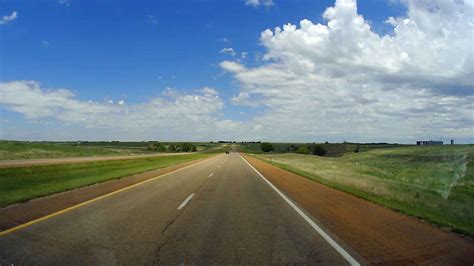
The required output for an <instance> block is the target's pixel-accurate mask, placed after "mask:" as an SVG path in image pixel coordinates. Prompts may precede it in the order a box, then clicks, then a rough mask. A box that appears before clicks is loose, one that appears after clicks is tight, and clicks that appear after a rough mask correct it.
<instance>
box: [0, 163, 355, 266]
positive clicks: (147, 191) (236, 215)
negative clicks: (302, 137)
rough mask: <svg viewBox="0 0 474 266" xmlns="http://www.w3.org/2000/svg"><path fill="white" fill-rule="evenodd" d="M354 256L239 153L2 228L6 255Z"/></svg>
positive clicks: (73, 258) (127, 260)
mask: <svg viewBox="0 0 474 266" xmlns="http://www.w3.org/2000/svg"><path fill="white" fill-rule="evenodd" d="M296 208H297V207H296ZM306 218H307V217H306ZM336 245H337V243H336ZM339 248H341V249H342V247H341V246H339ZM344 251H345V250H344ZM348 262H349V261H348V259H347V257H343V255H341V252H340V250H339V251H338V250H337V249H336V248H334V243H333V245H331V244H330V243H329V242H328V240H327V238H326V239H325V238H323V236H322V235H321V234H320V233H318V232H317V231H316V230H315V228H314V226H312V225H311V224H310V223H309V222H308V220H305V218H304V214H301V213H298V212H297V210H295V208H294V207H292V206H290V204H288V202H287V201H285V200H284V199H283V198H282V197H281V196H280V195H279V194H278V193H277V192H276V191H275V189H273V188H272V187H271V186H270V185H269V184H268V183H267V182H266V181H265V180H264V179H263V178H262V177H260V176H259V175H258V173H257V172H256V171H255V170H254V169H252V168H251V167H250V166H249V165H248V164H247V162H246V161H244V159H243V158H242V157H241V156H240V155H239V154H229V155H221V156H217V157H214V158H212V159H209V160H206V161H203V162H200V163H197V164H195V165H193V166H191V167H188V168H185V169H182V170H179V171H176V172H173V173H171V174H168V175H166V176H162V177H159V178H156V179H153V180H151V181H149V182H146V183H143V184H141V185H137V186H134V187H132V188H130V189H127V190H124V191H121V192H119V193H115V194H113V195H111V196H107V197H104V198H101V199H98V200H96V201H93V202H91V203H89V204H86V205H84V206H81V207H78V208H74V209H72V210H69V211H67V212H64V213H62V214H59V215H56V216H53V217H51V218H49V219H45V220H43V221H40V222H38V223H34V224H32V225H30V226H27V227H24V228H22V229H19V230H16V231H13V232H11V233H8V234H6V235H3V236H0V264H165V265H170V264H178V263H186V264H204V265H207V264H211V263H212V264H229V263H233V264H249V263H251V264H287V263H306V264H331V265H344V264H348Z"/></svg>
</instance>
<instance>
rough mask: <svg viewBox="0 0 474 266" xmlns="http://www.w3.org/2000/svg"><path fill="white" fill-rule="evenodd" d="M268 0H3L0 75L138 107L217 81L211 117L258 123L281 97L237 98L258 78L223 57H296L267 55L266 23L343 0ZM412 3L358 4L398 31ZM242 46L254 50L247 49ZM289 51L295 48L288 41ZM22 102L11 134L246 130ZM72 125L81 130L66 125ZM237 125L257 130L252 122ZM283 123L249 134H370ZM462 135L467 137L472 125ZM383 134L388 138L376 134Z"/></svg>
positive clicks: (6, 126)
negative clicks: (30, 107)
mask: <svg viewBox="0 0 474 266" xmlns="http://www.w3.org/2000/svg"><path fill="white" fill-rule="evenodd" d="M257 2H258V1H257ZM264 2H265V1H262V2H261V4H260V5H257V6H256V5H251V4H249V3H246V0H232V1H217V0H213V1H171V0H169V1H142V2H136V1H120V2H117V1H77V0H76V1H75V0H69V1H65V0H63V1H56V0H51V1H13V0H3V1H1V2H0V16H10V15H11V14H12V12H16V14H17V16H16V18H15V19H13V20H11V21H8V22H7V23H4V24H2V25H0V33H1V39H0V51H1V58H0V63H1V65H0V67H1V70H0V82H4V83H8V82H13V81H34V82H36V83H37V84H38V86H39V90H41V92H42V93H43V94H44V93H47V92H48V91H51V90H58V89H64V90H67V91H68V92H72V93H73V94H74V96H71V97H70V98H72V99H74V101H77V102H84V103H85V102H88V101H92V102H95V103H105V102H108V101H113V103H118V102H119V101H124V103H125V104H126V105H128V106H130V108H131V109H133V108H134V107H133V106H134V105H140V104H143V103H147V102H149V101H150V99H154V98H160V99H165V100H168V101H171V102H176V101H179V98H173V97H174V96H172V97H171V99H169V98H168V96H169V95H163V93H164V92H165V94H166V91H167V90H170V89H171V90H172V91H174V92H178V93H179V94H180V95H181V96H179V97H184V96H183V95H188V96H189V95H194V94H196V93H197V94H199V93H200V92H196V91H197V90H200V89H202V88H204V87H209V88H212V89H213V90H215V91H216V92H217V94H218V98H219V101H220V102H221V103H218V104H217V105H219V106H220V107H218V108H217V109H216V112H215V113H212V114H208V115H209V117H210V118H211V119H214V120H216V121H217V122H224V123H231V124H232V126H229V127H231V128H234V127H238V126H237V125H234V124H239V123H241V124H242V123H247V124H248V125H246V127H247V128H255V126H258V125H256V124H258V123H256V122H255V117H258V116H262V115H265V114H269V113H271V111H272V108H274V107H273V106H271V105H269V104H266V103H264V104H262V103H258V99H264V100H268V101H269V102H271V99H270V98H268V97H269V95H268V94H265V93H261V89H258V88H257V89H256V91H255V92H251V95H253V97H254V99H256V102H255V103H253V104H245V103H239V102H238V101H235V100H232V99H233V97H236V95H239V93H241V92H246V91H249V90H250V89H249V88H250V87H252V86H253V85H251V84H249V81H248V80H242V79H240V78H239V75H238V73H236V72H233V71H232V70H229V69H227V68H225V67H223V66H222V62H235V63H236V64H239V65H242V66H245V67H246V68H247V69H255V70H257V69H259V68H265V67H267V66H268V65H272V64H282V61H285V60H287V59H286V58H285V56H281V57H275V58H272V59H270V60H262V56H264V55H265V54H267V53H269V52H270V51H271V49H273V48H270V46H269V45H268V44H264V43H262V40H261V39H260V38H261V33H262V32H263V31H264V30H266V29H274V28H275V27H277V26H279V27H281V26H282V25H285V24H288V23H291V24H294V25H299V23H300V21H301V20H303V19H308V20H310V21H311V22H312V23H314V24H317V23H321V24H323V25H325V24H326V23H328V19H325V18H323V13H324V12H325V10H326V9H327V8H328V7H332V6H335V1H334V0H327V1H326V0H325V1H314V0H313V1H306V0H295V1H279V0H274V1H271V3H272V4H271V5H270V6H264ZM342 2H344V1H343V0H342V1H341V3H342ZM350 2H351V1H350ZM409 8H410V6H409V5H407V4H405V3H401V2H397V1H394V0H387V1H381V0H367V1H359V2H358V3H357V10H358V11H357V13H358V14H361V15H363V18H364V19H365V21H366V23H367V24H368V25H370V26H371V32H373V33H374V34H378V35H379V36H384V35H393V34H394V32H393V28H394V27H393V26H392V25H389V24H387V23H385V22H384V21H386V20H387V19H388V18H389V17H394V18H398V17H408V16H409V14H408V10H409ZM224 48H232V49H233V52H234V53H235V55H232V52H229V53H223V52H221V50H222V49H224ZM275 49H276V48H275ZM242 53H245V58H244V56H243V54H242ZM282 54H285V52H284V51H282ZM469 56H470V55H469ZM420 87H421V86H420ZM468 88H472V87H469V86H468ZM43 94H41V95H43ZM68 97H69V96H68ZM66 98H67V97H66ZM15 104H16V103H12V102H8V103H7V102H4V103H3V104H2V103H0V105H1V106H2V109H1V112H2V113H1V116H2V119H3V123H2V124H3V125H2V128H3V129H2V130H1V131H2V132H1V133H2V134H1V135H0V137H2V138H9V139H15V138H21V139H31V138H40V139H41V138H45V139H56V138H62V139H78V138H83V137H85V138H92V139H115V138H119V139H133V140H137V139H148V138H155V137H154V136H155V135H156V136H162V135H163V136H164V138H169V139H181V138H196V139H200V138H202V140H208V139H212V138H221V137H222V138H238V135H237V136H236V135H234V133H229V132H226V131H225V130H224V131H221V132H219V133H212V132H207V131H203V132H201V133H199V134H201V136H193V135H192V134H191V133H192V130H190V131H189V132H188V131H186V132H183V129H182V128H180V127H177V128H176V129H174V130H175V131H174V132H172V133H164V132H162V131H163V130H165V129H161V128H159V127H156V128H155V127H152V128H150V129H147V130H145V131H136V130H132V129H127V128H123V127H121V128H120V129H119V131H120V132H121V133H117V136H114V133H110V131H114V130H113V126H111V125H109V124H107V125H101V126H98V128H100V129H97V128H95V127H94V125H91V124H84V123H81V122H80V121H79V122H78V121H77V120H71V121H68V120H67V119H65V118H59V119H58V116H55V115H50V114H49V113H48V114H44V115H43V114H31V113H25V111H18V110H14V109H15V108H13V107H12V105H15ZM21 104H24V103H21ZM46 104H47V102H46ZM220 104H221V105H220ZM17 105H18V104H17ZM177 108H185V107H177ZM315 111H316V110H315ZM127 112H129V111H127ZM184 115H185V116H186V114H184ZM288 116H291V114H289V115H288ZM188 118H189V117H188ZM206 119H207V118H206ZM184 121H185V120H183V123H184ZM157 124H159V123H157ZM209 127H210V129H209V130H210V131H211V130H215V128H213V127H215V125H214V126H212V125H209ZM369 127H370V126H367V128H369ZM71 129H74V130H73V131H75V132H78V134H71V133H68V134H58V133H57V132H60V131H71ZM154 130H156V133H154V132H155V131H154ZM236 130H237V131H239V132H240V131H243V132H248V129H245V128H240V129H236ZM279 130H283V131H285V134H282V135H281V136H282V137H281V138H280V137H278V136H274V135H272V134H267V133H265V132H264V131H265V130H264V131H263V132H262V131H258V132H254V134H253V135H247V136H245V137H243V138H252V137H255V138H258V139H265V138H268V139H275V140H281V141H284V140H295V141H297V140H302V141H306V140H313V139H314V140H316V141H317V140H322V139H321V138H324V139H328V138H329V139H334V140H335V141H337V140H342V139H348V140H361V141H364V140H367V141H369V139H363V138H360V136H358V135H357V134H355V135H354V134H352V133H350V132H349V130H348V129H344V128H342V129H338V130H337V131H340V132H341V131H344V132H345V133H343V134H336V135H333V137H331V136H330V137H325V134H324V132H323V133H321V134H320V133H318V132H315V134H314V135H311V133H309V135H301V136H298V134H294V132H291V129H290V131H288V129H279ZM20 131H21V132H20ZM24 131H31V133H25V132H24ZM315 131H316V130H315ZM415 131H416V132H419V130H415ZM55 132H56V133H55ZM326 132H329V131H327V130H326ZM430 132H431V133H430V134H431V136H427V137H430V138H442V137H445V138H449V137H450V136H449V134H446V133H445V132H439V130H438V129H431V131H430ZM202 134H203V135H202ZM456 134H458V133H456ZM456 134H452V135H456ZM326 135H330V133H326ZM375 135H377V134H375ZM458 135H459V136H460V137H463V138H465V137H466V132H465V130H464V133H462V134H458ZM461 135H462V136H461ZM467 135H469V132H468V134H467ZM291 136H294V137H291ZM417 137H425V136H420V135H416V134H414V133H412V134H410V137H409V138H417ZM158 138H159V137H158ZM407 138H408V137H407V136H405V135H403V134H399V135H394V136H391V137H390V138H389V139H388V140H394V141H408V142H410V141H411V139H410V140H407ZM381 140H384V139H383V138H381V137H379V138H377V140H375V139H374V141H381Z"/></svg>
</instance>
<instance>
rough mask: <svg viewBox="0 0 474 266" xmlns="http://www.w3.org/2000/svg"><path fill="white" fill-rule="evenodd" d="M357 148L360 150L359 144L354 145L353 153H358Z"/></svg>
mask: <svg viewBox="0 0 474 266" xmlns="http://www.w3.org/2000/svg"><path fill="white" fill-rule="evenodd" d="M359 150H360V145H359V144H357V146H356V148H355V150H354V152H355V153H358V152H359Z"/></svg>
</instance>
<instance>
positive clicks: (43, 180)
mask: <svg viewBox="0 0 474 266" xmlns="http://www.w3.org/2000/svg"><path fill="white" fill-rule="evenodd" d="M218 152H220V151H219V150H215V151H212V152H208V153H197V154H186V155H176V156H163V157H152V158H142V159H131V160H118V161H98V162H87V163H76V164H62V165H45V166H32V167H12V168H5V169H0V207H5V206H7V205H10V204H13V203H18V202H25V201H28V200H30V199H33V198H37V197H41V196H46V195H50V194H54V193H58V192H63V191H66V190H71V189H75V188H79V187H83V186H87V185H92V184H95V183H101V182H104V181H108V180H113V179H119V178H121V177H124V176H128V175H131V174H137V173H142V172H146V171H150V170H155V169H159V168H164V167H167V166H171V165H175V164H179V163H184V162H188V161H191V160H197V159H202V158H206V157H210V156H212V155H214V154H216V153H218Z"/></svg>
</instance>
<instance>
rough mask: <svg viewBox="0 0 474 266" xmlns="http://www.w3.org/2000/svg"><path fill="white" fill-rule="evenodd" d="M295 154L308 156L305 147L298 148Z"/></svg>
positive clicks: (307, 150)
mask: <svg viewBox="0 0 474 266" xmlns="http://www.w3.org/2000/svg"><path fill="white" fill-rule="evenodd" d="M296 153H299V154H309V149H308V147H307V146H300V147H298V149H297V150H296Z"/></svg>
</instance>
